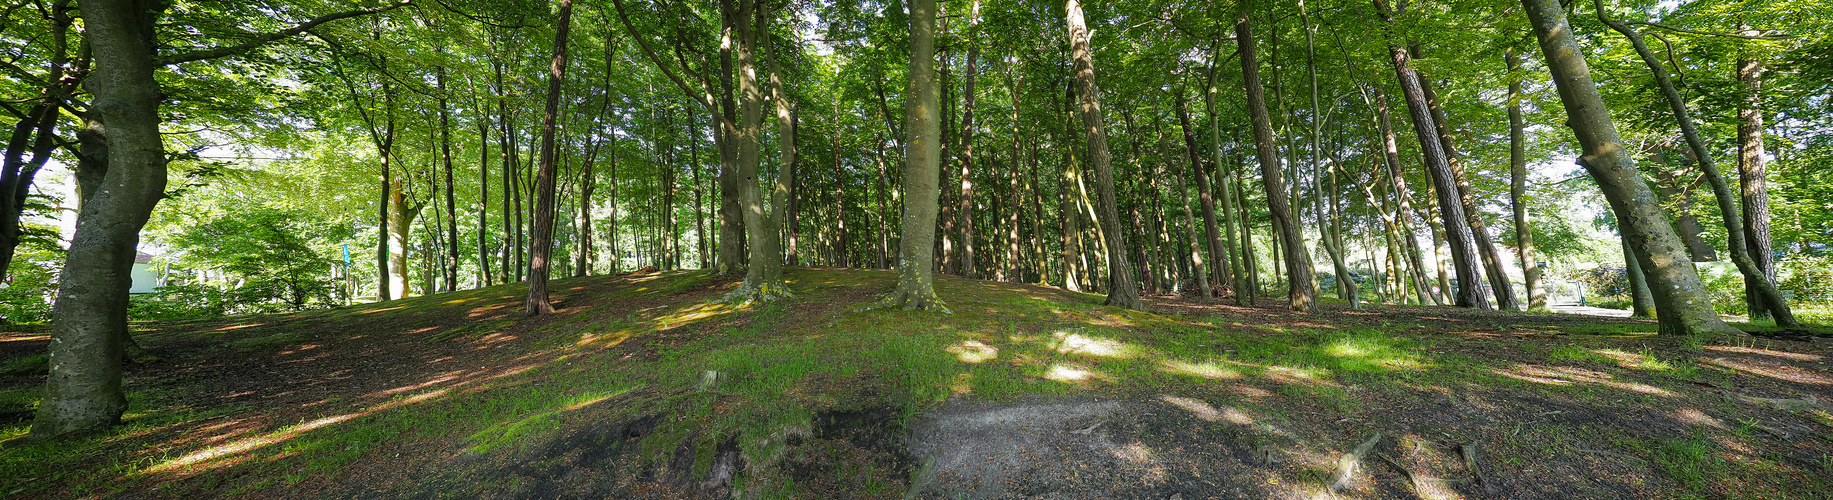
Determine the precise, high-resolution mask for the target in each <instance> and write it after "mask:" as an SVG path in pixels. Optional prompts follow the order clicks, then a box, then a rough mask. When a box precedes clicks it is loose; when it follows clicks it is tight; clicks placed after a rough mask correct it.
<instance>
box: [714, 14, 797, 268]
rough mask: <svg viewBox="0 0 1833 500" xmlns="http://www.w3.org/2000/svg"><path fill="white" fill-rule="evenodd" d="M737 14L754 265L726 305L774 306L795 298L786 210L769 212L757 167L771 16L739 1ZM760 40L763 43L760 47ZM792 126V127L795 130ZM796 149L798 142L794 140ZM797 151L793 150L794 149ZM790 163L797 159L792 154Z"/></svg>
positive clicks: (742, 188)
mask: <svg viewBox="0 0 1833 500" xmlns="http://www.w3.org/2000/svg"><path fill="white" fill-rule="evenodd" d="M730 3H731V2H730V1H729V0H728V1H727V2H722V4H723V5H726V7H724V8H726V9H734V7H732V6H730ZM737 3H738V5H737V6H736V8H735V10H733V12H735V13H736V15H735V16H734V17H733V19H734V23H733V26H734V28H735V30H734V31H735V33H736V37H735V39H736V40H735V41H736V42H737V43H735V44H734V50H733V51H734V53H735V54H734V56H735V58H736V59H737V62H738V93H739V105H738V106H739V113H738V114H739V122H738V131H737V134H736V137H735V138H736V140H737V141H736V142H737V144H736V145H735V146H736V149H737V151H738V179H737V181H738V196H739V203H740V205H741V206H742V208H743V210H744V222H745V241H746V245H747V246H748V247H749V249H748V255H749V259H748V262H746V266H745V282H744V283H743V284H741V285H739V287H738V288H736V289H734V290H732V292H731V293H728V294H726V297H725V300H726V301H727V302H734V303H748V302H769V301H774V300H778V299H785V298H789V297H791V296H792V294H791V293H790V291H789V286H788V285H787V284H786V283H785V282H784V281H783V251H782V237H781V234H780V233H779V232H778V231H777V226H779V225H781V223H782V214H783V212H784V210H783V204H782V203H775V204H773V205H775V206H774V207H772V208H773V210H772V211H771V213H768V214H766V213H765V212H764V196H763V189H762V187H761V184H762V179H760V178H759V175H758V164H760V163H762V153H763V152H762V138H763V129H764V115H763V105H764V90H763V86H762V85H761V82H759V81H758V74H757V73H758V66H759V65H758V60H757V59H758V57H759V56H761V55H762V54H759V53H758V52H760V49H761V47H760V46H759V44H760V43H766V44H767V43H768V40H769V36H770V35H769V32H768V31H766V30H765V28H766V26H767V25H768V19H769V17H770V14H769V13H768V12H761V11H760V10H759V9H761V8H762V7H763V6H761V5H758V4H757V3H756V2H752V1H750V0H737ZM760 40H763V41H762V42H760ZM792 126H793V125H792ZM791 142H792V143H793V137H791ZM791 148H792V151H793V146H791ZM785 159H787V160H792V161H793V159H794V156H793V153H792V154H791V155H789V156H787V157H786V158H785ZM793 177H794V172H790V173H789V175H778V176H777V182H776V189H773V190H772V195H773V196H774V197H775V199H776V200H778V201H787V199H788V197H789V183H788V181H789V179H791V178H793Z"/></svg>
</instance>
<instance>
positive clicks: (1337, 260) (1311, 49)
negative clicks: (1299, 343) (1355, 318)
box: [1294, 0, 1508, 311]
mask: <svg viewBox="0 0 1833 500" xmlns="http://www.w3.org/2000/svg"><path fill="white" fill-rule="evenodd" d="M1298 12H1299V17H1300V21H1301V22H1302V23H1303V24H1304V27H1305V73H1306V75H1308V78H1310V92H1311V120H1310V123H1311V133H1310V134H1307V135H1308V136H1310V137H1309V138H1310V140H1311V165H1312V168H1313V169H1316V170H1317V172H1316V175H1314V176H1312V181H1311V186H1312V187H1313V189H1312V191H1313V192H1314V193H1318V194H1313V195H1312V197H1311V199H1312V203H1311V205H1312V207H1313V211H1314V212H1316V215H1317V220H1318V243H1319V244H1320V245H1322V246H1323V247H1324V251H1325V253H1327V254H1329V255H1330V265H1331V268H1332V269H1334V270H1335V271H1336V275H1337V276H1336V278H1337V279H1336V282H1337V298H1339V299H1342V300H1344V301H1346V302H1349V308H1350V309H1351V310H1355V311H1360V310H1362V301H1361V300H1360V297H1357V296H1356V292H1358V291H1359V290H1357V287H1356V281H1355V279H1354V275H1353V274H1352V273H1351V272H1350V270H1349V265H1348V264H1347V263H1346V262H1345V261H1344V256H1343V236H1342V234H1341V231H1340V230H1339V229H1340V227H1341V224H1340V222H1339V223H1338V224H1337V225H1335V226H1333V225H1332V224H1331V220H1334V219H1335V218H1334V217H1330V216H1327V215H1326V212H1325V210H1324V206H1323V202H1324V196H1323V194H1322V193H1323V190H1322V189H1320V188H1322V187H1323V186H1322V185H1320V184H1321V183H1319V182H1318V178H1319V177H1322V176H1324V175H1329V173H1330V172H1329V171H1328V170H1326V169H1324V168H1323V159H1322V158H1320V155H1321V154H1322V153H1321V151H1320V148H1319V147H1318V136H1319V135H1322V133H1323V131H1322V128H1323V117H1324V109H1323V107H1322V106H1319V105H1318V99H1317V40H1316V35H1315V34H1314V33H1312V30H1313V28H1312V26H1311V15H1310V14H1309V13H1308V12H1307V11H1306V10H1305V2H1304V0H1299V2H1298ZM1331 163H1333V164H1334V163H1336V161H1335V160H1332V161H1331ZM1294 182H1296V181H1294ZM1332 187H1333V188H1334V187H1335V186H1332ZM1336 210H1337V197H1336V190H1335V189H1332V190H1331V195H1330V213H1332V214H1334V213H1335V212H1336ZM1503 286H1508V282H1507V281H1504V282H1503Z"/></svg>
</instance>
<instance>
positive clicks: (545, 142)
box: [524, 0, 573, 316]
mask: <svg viewBox="0 0 1833 500" xmlns="http://www.w3.org/2000/svg"><path fill="white" fill-rule="evenodd" d="M572 24H573V0H560V13H559V14H558V16H557V18H556V20H555V21H554V26H555V30H554V64H553V66H550V67H549V68H548V73H547V78H548V79H547V111H546V113H544V114H543V115H542V118H541V163H540V166H539V167H536V172H535V189H536V198H535V220H534V223H535V226H534V230H533V232H532V234H530V237H529V239H528V241H529V247H528V255H529V257H528V300H527V301H526V302H525V303H524V309H526V311H525V312H526V314H528V315H529V316H535V315H541V314H551V313H553V312H554V305H553V304H552V303H550V302H549V301H548V297H547V277H548V276H547V275H548V261H549V260H550V259H549V257H550V256H551V255H553V252H554V122H555V121H557V120H558V117H557V116H556V115H557V114H558V113H559V109H560V83H561V82H562V81H563V80H565V79H566V46H567V32H568V31H569V30H570V29H571V28H572Z"/></svg>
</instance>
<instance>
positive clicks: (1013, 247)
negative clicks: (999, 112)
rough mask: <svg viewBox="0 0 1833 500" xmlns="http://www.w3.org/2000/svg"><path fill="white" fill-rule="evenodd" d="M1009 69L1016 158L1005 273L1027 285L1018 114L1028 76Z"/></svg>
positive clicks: (1009, 188)
mask: <svg viewBox="0 0 1833 500" xmlns="http://www.w3.org/2000/svg"><path fill="white" fill-rule="evenodd" d="M1006 69H1007V71H1008V73H1007V75H1008V76H1007V79H1006V82H1007V83H1006V86H1007V87H1010V88H1011V90H1012V159H1011V161H1010V163H1008V165H1010V168H1009V169H1008V174H1010V176H1011V177H1010V182H1009V183H1008V184H1007V191H1006V195H1007V196H1006V267H1005V270H1006V280H1007V281H1012V282H1023V281H1024V277H1023V276H1024V266H1022V265H1020V263H1019V257H1020V256H1021V255H1023V251H1022V250H1021V249H1020V248H1019V247H1020V244H1019V241H1020V239H1021V231H1020V229H1019V215H1020V214H1021V213H1023V212H1024V211H1025V210H1024V205H1025V202H1024V200H1022V199H1020V198H1019V196H1020V193H1021V192H1022V191H1020V187H1019V178H1020V177H1021V176H1022V175H1023V174H1022V172H1020V170H1019V162H1020V160H1019V158H1020V157H1021V156H1022V155H1023V154H1024V152H1023V149H1024V142H1023V141H1024V140H1023V138H1022V135H1023V134H1022V132H1021V131H1020V127H1021V126H1020V124H1019V121H1018V120H1019V117H1018V111H1019V109H1020V107H1019V98H1020V96H1023V95H1024V92H1023V87H1024V77H1023V72H1021V71H1019V69H1018V66H1017V65H1012V66H1010V67H1008V68H1006ZM1027 187H1028V186H1027Z"/></svg>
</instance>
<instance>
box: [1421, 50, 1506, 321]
mask: <svg viewBox="0 0 1833 500" xmlns="http://www.w3.org/2000/svg"><path fill="white" fill-rule="evenodd" d="M1414 73H1415V74H1418V71H1417V70H1415V71H1414ZM1419 80H1420V89H1421V90H1422V91H1424V92H1425V95H1426V106H1427V109H1430V110H1431V111H1432V127H1433V130H1435V131H1436V132H1437V135H1438V143H1439V145H1440V146H1441V147H1442V149H1443V151H1444V153H1445V163H1446V164H1447V165H1449V166H1450V167H1451V179H1452V185H1454V186H1457V192H1458V196H1457V199H1458V202H1459V204H1460V205H1462V208H1463V212H1464V218H1465V220H1466V221H1467V222H1468V223H1469V226H1470V227H1469V229H1470V234H1471V237H1472V238H1473V241H1475V242H1476V250H1477V255H1478V257H1479V258H1481V260H1482V262H1483V270H1484V272H1485V273H1486V274H1487V275H1488V277H1489V286H1490V290H1491V291H1494V292H1495V296H1496V307H1498V308H1501V309H1509V310H1521V304H1520V302H1519V301H1517V300H1515V292H1514V289H1513V288H1510V287H1509V278H1508V272H1506V271H1504V270H1503V267H1502V254H1501V252H1499V251H1497V250H1496V243H1495V239H1494V238H1493V237H1492V236H1493V235H1491V234H1490V233H1489V225H1488V224H1486V223H1484V222H1483V211H1482V210H1481V209H1480V208H1479V207H1478V206H1477V199H1476V195H1474V194H1471V189H1470V181H1469V178H1468V176H1466V175H1465V170H1464V160H1463V156H1462V155H1460V154H1458V149H1457V141H1456V140H1455V138H1454V137H1452V135H1451V123H1450V119H1449V117H1447V116H1446V114H1445V108H1444V106H1443V104H1442V103H1441V102H1439V99H1438V91H1437V90H1436V89H1435V86H1434V85H1433V84H1432V82H1431V81H1430V80H1428V79H1425V78H1420V79H1419Z"/></svg>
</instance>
